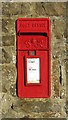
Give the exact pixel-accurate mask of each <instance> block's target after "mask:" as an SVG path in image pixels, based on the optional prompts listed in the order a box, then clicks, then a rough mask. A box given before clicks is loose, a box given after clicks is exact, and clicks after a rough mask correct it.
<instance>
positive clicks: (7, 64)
mask: <svg viewBox="0 0 68 120" xmlns="http://www.w3.org/2000/svg"><path fill="white" fill-rule="evenodd" d="M19 17H21V18H22V17H23V18H24V17H25V18H27V17H28V18H29V17H30V18H31V17H33V18H34V17H43V18H46V17H50V19H51V97H50V98H49V99H43V98H41V99H35V98H34V99H20V98H18V97H17V85H16V83H17V68H16V20H17V18H19ZM66 37H67V33H66V3H58V2H57V3H43V2H42V3H41V2H38V3H35V2H33V3H24V2H20V3H16V2H15V3H9V2H6V3H2V46H3V47H2V117H3V118H13V117H14V118H27V119H28V118H51V117H52V118H66V114H67V113H68V110H67V106H66ZM0 46H1V43H0ZM0 61H1V59H0ZM67 85H68V83H67ZM67 103H68V101H67Z"/></svg>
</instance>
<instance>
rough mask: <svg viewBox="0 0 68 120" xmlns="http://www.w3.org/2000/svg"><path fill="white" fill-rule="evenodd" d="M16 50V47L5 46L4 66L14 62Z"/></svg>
mask: <svg viewBox="0 0 68 120" xmlns="http://www.w3.org/2000/svg"><path fill="white" fill-rule="evenodd" d="M14 50H15V49H14V47H7V46H4V47H3V48H2V64H4V63H11V62H13V56H14V53H15V51H14Z"/></svg>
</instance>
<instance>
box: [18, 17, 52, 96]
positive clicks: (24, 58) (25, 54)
mask: <svg viewBox="0 0 68 120" xmlns="http://www.w3.org/2000/svg"><path fill="white" fill-rule="evenodd" d="M50 46H51V44H50V19H49V18H19V19H17V78H18V96H19V97H20V98H48V97H50V94H51V77H50V72H51V67H50V66H51V65H50V63H51V62H50V61H51V58H50V52H51V47H50Z"/></svg>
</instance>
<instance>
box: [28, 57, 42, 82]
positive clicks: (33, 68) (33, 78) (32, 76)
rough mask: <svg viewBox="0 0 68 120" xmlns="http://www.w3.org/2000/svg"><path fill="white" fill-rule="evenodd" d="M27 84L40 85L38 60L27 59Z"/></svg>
mask: <svg viewBox="0 0 68 120" xmlns="http://www.w3.org/2000/svg"><path fill="white" fill-rule="evenodd" d="M27 83H40V59H39V58H27Z"/></svg>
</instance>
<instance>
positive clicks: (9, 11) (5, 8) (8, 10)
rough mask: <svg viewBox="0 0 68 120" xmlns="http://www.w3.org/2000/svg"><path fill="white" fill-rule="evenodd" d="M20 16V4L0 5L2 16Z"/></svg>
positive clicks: (7, 3) (8, 3)
mask: <svg viewBox="0 0 68 120" xmlns="http://www.w3.org/2000/svg"><path fill="white" fill-rule="evenodd" d="M19 14H21V3H15V2H14V3H10V2H6V3H2V15H3V16H6V17H10V16H13V15H19Z"/></svg>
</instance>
